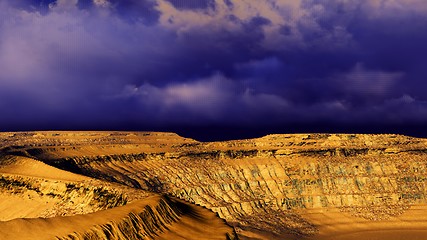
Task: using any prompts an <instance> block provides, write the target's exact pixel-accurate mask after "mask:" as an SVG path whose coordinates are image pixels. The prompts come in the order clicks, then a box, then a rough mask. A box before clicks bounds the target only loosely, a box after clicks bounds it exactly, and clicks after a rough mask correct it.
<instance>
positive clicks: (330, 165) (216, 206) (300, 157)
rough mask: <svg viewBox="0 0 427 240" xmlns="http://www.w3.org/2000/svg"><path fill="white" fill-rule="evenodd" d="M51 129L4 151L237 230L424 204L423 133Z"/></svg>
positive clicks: (280, 234)
mask: <svg viewBox="0 0 427 240" xmlns="http://www.w3.org/2000/svg"><path fill="white" fill-rule="evenodd" d="M138 134H139V135H138ZM63 135H64V134H63ZM55 137H57V138H56V139H55V141H56V142H55V144H57V145H58V144H63V145H62V146H61V147H58V146H49V147H44V145H43V144H44V143H43V144H34V143H30V142H27V144H26V146H22V147H19V146H13V147H10V146H5V147H4V151H3V152H5V153H8V154H10V153H14V154H18V155H19V154H21V155H27V156H31V157H34V158H38V159H40V160H42V161H44V162H45V163H47V164H50V165H52V166H56V167H58V168H62V169H67V170H71V171H73V172H76V173H80V174H83V175H86V176H89V177H94V178H97V179H102V180H104V181H105V180H106V181H108V182H114V183H118V184H122V185H125V186H128V187H131V188H135V189H142V190H145V191H147V192H155V193H168V194H171V195H173V196H175V197H178V198H180V199H183V200H185V201H188V202H191V203H195V204H198V205H201V206H204V207H206V208H208V209H210V210H212V211H214V212H216V213H217V214H218V215H219V216H220V217H221V218H223V219H225V220H226V221H227V222H228V223H229V224H230V225H233V226H234V227H235V229H236V230H237V231H238V233H239V234H240V236H241V237H242V238H245V237H252V238H256V237H258V238H269V239H273V238H277V239H281V238H284V237H289V238H290V239H292V238H302V237H312V238H316V236H317V235H318V234H319V231H320V232H322V231H323V230H322V229H323V228H322V223H321V222H319V221H317V220H315V218H311V217H310V216H312V215H309V214H311V213H312V212H316V213H317V212H319V213H322V212H325V211H331V209H336V211H338V213H337V214H342V216H348V217H349V218H350V219H352V220H351V221H362V222H365V221H366V222H387V221H392V220H393V219H396V218H399V217H400V216H403V214H404V213H405V212H407V211H408V210H409V209H410V208H411V207H412V206H415V205H417V206H421V205H425V204H426V187H425V186H426V184H425V181H426V180H427V178H426V177H425V176H426V174H427V172H426V171H427V169H426V168H427V164H426V163H427V161H426V160H427V150H426V149H427V142H426V141H425V140H423V139H416V138H410V137H406V136H399V135H350V134H347V135H337V134H299V135H298V134H296V135H269V136H266V137H263V138H259V139H250V140H241V141H227V142H214V143H200V142H196V141H194V140H191V139H184V138H180V137H178V136H176V135H173V134H164V135H162V134H156V133H150V134H148V135H143V134H142V133H136V134H133V135H132V134H131V133H122V134H121V135H120V136H119V137H117V133H116V135H114V134H112V135H108V134H107V135H105V136H104V135H103V138H102V139H103V140H98V138H96V137H93V136H92V140H90V138H89V140H87V139H86V140H82V141H81V142H79V141H77V140H74V142H72V143H71V144H69V145H67V144H68V143H67V144H65V143H63V141H64V140H61V139H62V138H60V137H58V136H51V137H50V138H55ZM40 138H41V137H40ZM80 138H84V137H83V136H80ZM63 139H66V137H64V138H63ZM43 141H45V142H48V141H47V140H43ZM49 141H53V140H49ZM322 209H323V210H322ZM334 211H335V210H334ZM340 216H341V215H340ZM425 227H427V226H425ZM426 229H427V228H426Z"/></svg>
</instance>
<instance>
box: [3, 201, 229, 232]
mask: <svg viewBox="0 0 427 240" xmlns="http://www.w3.org/2000/svg"><path fill="white" fill-rule="evenodd" d="M23 229H25V230H26V231H23ZM0 236H2V237H5V238H6V239H61V240H66V239H67V240H68V239H73V240H76V239H106V240H107V239H117V240H128V239H203V238H204V237H206V236H209V239H236V236H235V233H234V231H233V229H232V228H231V227H228V226H226V225H225V224H224V222H223V221H222V220H220V219H219V218H217V217H216V216H215V215H214V213H212V212H210V211H209V210H207V209H203V208H201V207H198V206H190V205H188V204H186V203H183V202H180V201H178V200H173V199H170V198H169V197H166V196H163V197H160V196H153V197H148V198H146V199H144V200H139V201H135V202H133V203H130V204H128V205H126V206H122V207H116V208H112V209H108V210H103V211H98V212H96V213H92V214H86V215H76V216H69V217H54V218H48V219H40V218H38V219H26V220H22V219H15V220H11V221H8V222H4V223H0Z"/></svg>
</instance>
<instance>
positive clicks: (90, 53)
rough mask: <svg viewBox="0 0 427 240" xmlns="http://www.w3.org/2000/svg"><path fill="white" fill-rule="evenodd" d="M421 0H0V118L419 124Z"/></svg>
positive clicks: (80, 124)
mask: <svg viewBox="0 0 427 240" xmlns="http://www.w3.org/2000/svg"><path fill="white" fill-rule="evenodd" d="M426 92H427V4H426V2H425V0H363V1H362V0H361V1H345V0H323V1H321V0H256V1H255V0H181V1H178V0H57V1H54V0H0V130H1V131H17V130H48V129H53V130H61V129H62V130H81V129H83V130H163V131H176V132H178V133H180V134H182V135H186V136H190V137H196V138H198V139H202V140H209V139H211V140H213V139H226V138H238V137H251V136H256V135H262V134H266V133H287V132H373V133H380V132H391V133H405V134H410V135H417V136H427V124H426V123H427V94H426Z"/></svg>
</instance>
